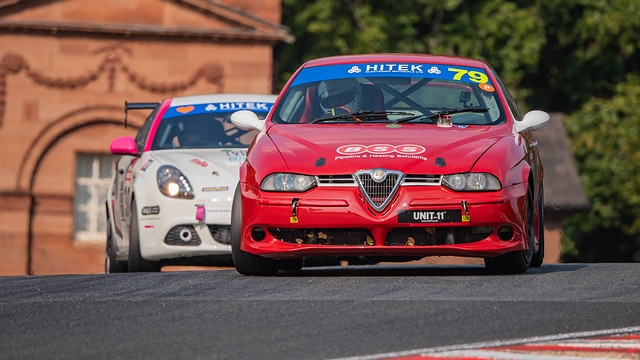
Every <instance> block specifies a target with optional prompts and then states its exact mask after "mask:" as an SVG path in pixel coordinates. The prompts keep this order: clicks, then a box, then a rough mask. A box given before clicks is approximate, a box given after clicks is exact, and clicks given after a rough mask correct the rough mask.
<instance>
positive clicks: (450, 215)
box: [398, 209, 462, 223]
mask: <svg viewBox="0 0 640 360" xmlns="http://www.w3.org/2000/svg"><path fill="white" fill-rule="evenodd" d="M398 222H399V223H458V222H462V211H461V210H460V209H453V210H399V211H398Z"/></svg>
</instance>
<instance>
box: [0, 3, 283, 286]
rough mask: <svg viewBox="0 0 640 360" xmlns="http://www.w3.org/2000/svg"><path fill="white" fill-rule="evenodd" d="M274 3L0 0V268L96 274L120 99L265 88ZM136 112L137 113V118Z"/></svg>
mask: <svg viewBox="0 0 640 360" xmlns="http://www.w3.org/2000/svg"><path fill="white" fill-rule="evenodd" d="M280 14H281V13H280V0H216V1H214V0H110V1H96V0H0V275H24V274H53V273H78V272H101V271H103V256H104V250H103V248H104V238H105V235H104V223H105V220H104V198H105V194H104V193H105V191H104V189H105V188H106V187H108V179H109V178H110V177H111V171H112V167H111V166H112V165H111V164H112V161H113V157H112V156H111V155H110V154H109V150H108V149H109V143H110V141H111V140H112V139H114V138H116V137H118V136H124V135H132V136H133V135H135V133H136V131H137V129H138V127H139V126H140V124H141V123H142V121H143V120H144V116H145V115H146V114H144V113H143V112H131V113H130V116H129V120H128V124H129V127H128V128H124V126H123V120H124V118H123V105H124V101H125V100H127V101H159V100H162V99H163V98H166V97H169V96H181V95H191V94H205V93H223V92H231V93H234V92H241V93H271V92H272V91H273V84H272V82H273V74H272V73H273V47H274V45H275V44H276V43H278V42H290V41H291V40H292V39H291V35H290V33H289V31H288V29H286V28H285V27H283V26H281V25H279V24H280ZM138 113H139V114H138Z"/></svg>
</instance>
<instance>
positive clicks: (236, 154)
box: [222, 149, 247, 164]
mask: <svg viewBox="0 0 640 360" xmlns="http://www.w3.org/2000/svg"><path fill="white" fill-rule="evenodd" d="M222 151H223V152H225V153H227V156H228V158H227V161H228V162H230V163H239V164H242V163H243V162H244V161H245V160H246V159H247V149H237V150H222Z"/></svg>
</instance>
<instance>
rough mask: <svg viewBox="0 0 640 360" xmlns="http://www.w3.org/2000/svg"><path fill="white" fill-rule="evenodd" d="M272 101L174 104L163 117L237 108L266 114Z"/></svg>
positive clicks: (220, 111) (230, 110)
mask: <svg viewBox="0 0 640 360" xmlns="http://www.w3.org/2000/svg"><path fill="white" fill-rule="evenodd" d="M272 107H273V103H268V102H258V101H236V102H220V103H208V104H194V105H188V106H175V107H170V108H168V109H167V112H166V113H165V114H164V116H163V118H165V119H166V118H172V117H176V116H183V115H185V114H189V115H195V114H205V113H207V114H210V113H229V112H235V111H238V110H251V111H254V112H256V113H258V114H259V115H266V113H268V112H269V110H271V108H272Z"/></svg>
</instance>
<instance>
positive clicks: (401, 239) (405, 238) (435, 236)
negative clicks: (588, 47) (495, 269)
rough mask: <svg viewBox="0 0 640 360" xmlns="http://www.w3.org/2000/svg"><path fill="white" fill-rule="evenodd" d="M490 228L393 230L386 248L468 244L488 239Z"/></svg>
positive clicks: (415, 228) (431, 227)
mask: <svg viewBox="0 0 640 360" xmlns="http://www.w3.org/2000/svg"><path fill="white" fill-rule="evenodd" d="M492 233H493V227H492V226H442V227H441V226H439V227H434V226H426V227H422V226H421V227H404V228H395V229H393V230H391V231H390V232H389V234H387V238H386V240H385V245H387V246H437V245H452V244H468V243H474V242H477V241H480V240H484V239H486V238H488V237H489V236H490V235H491V234H492Z"/></svg>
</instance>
